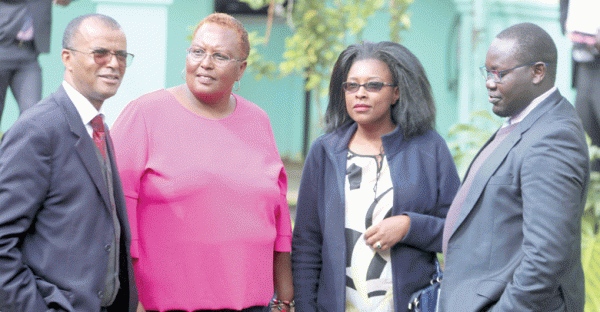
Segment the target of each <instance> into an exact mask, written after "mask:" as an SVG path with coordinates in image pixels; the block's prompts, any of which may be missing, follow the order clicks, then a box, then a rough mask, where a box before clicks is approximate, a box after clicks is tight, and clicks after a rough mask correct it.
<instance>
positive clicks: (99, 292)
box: [98, 290, 102, 299]
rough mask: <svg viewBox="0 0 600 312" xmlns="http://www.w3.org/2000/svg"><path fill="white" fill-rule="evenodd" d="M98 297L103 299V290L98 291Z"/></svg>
mask: <svg viewBox="0 0 600 312" xmlns="http://www.w3.org/2000/svg"><path fill="white" fill-rule="evenodd" d="M98 298H100V299H102V290H99V291H98Z"/></svg>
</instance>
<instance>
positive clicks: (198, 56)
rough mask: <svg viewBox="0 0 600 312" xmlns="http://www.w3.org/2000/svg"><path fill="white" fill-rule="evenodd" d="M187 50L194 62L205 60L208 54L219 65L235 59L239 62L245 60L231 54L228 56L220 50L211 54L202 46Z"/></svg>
mask: <svg viewBox="0 0 600 312" xmlns="http://www.w3.org/2000/svg"><path fill="white" fill-rule="evenodd" d="M186 51H187V53H188V56H189V57H190V58H191V59H192V60H193V61H194V62H202V60H204V58H205V57H206V56H207V55H208V56H210V59H211V60H212V62H213V63H214V64H215V65H218V66H225V65H227V64H229V63H230V62H234V61H237V62H243V61H244V60H238V59H236V58H233V57H231V56H228V55H226V54H223V53H219V52H215V53H212V54H211V53H208V52H206V51H204V50H203V49H200V48H187V50H186Z"/></svg>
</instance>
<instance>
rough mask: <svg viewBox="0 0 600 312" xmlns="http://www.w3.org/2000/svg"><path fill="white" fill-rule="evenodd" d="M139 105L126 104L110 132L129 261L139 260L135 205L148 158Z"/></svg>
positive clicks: (144, 130)
mask: <svg viewBox="0 0 600 312" xmlns="http://www.w3.org/2000/svg"><path fill="white" fill-rule="evenodd" d="M136 104H137V105H136ZM140 104H142V103H137V102H135V101H134V102H131V103H129V105H127V107H125V109H124V110H123V112H122V113H121V114H120V115H119V117H118V118H117V120H116V121H115V123H114V125H113V127H112V130H111V133H112V136H113V142H114V145H115V156H116V158H117V167H118V168H119V175H120V177H121V181H122V183H123V192H124V193H125V202H126V204H127V215H128V217H129V226H130V228H131V257H132V258H138V257H139V247H138V242H139V240H138V237H139V235H138V223H137V204H138V194H139V188H140V180H141V178H142V174H143V173H144V169H145V166H146V161H147V158H148V157H147V155H148V137H147V132H146V125H145V120H144V116H143V114H142V113H141V111H140V109H139V108H140V106H142V105H140Z"/></svg>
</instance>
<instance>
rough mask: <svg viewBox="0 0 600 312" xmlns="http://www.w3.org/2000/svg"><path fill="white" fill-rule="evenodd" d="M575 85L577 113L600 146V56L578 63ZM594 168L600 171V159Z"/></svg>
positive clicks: (593, 164)
mask: <svg viewBox="0 0 600 312" xmlns="http://www.w3.org/2000/svg"><path fill="white" fill-rule="evenodd" d="M575 86H576V88H577V98H576V100H575V108H576V109H577V114H578V115H579V117H580V118H581V122H582V123H583V128H584V130H585V132H586V133H587V134H588V135H589V136H590V138H591V139H592V144H594V145H596V146H600V57H597V58H596V60H595V61H594V62H590V63H579V64H578V65H577V75H576V83H575ZM592 170H594V171H600V160H596V161H595V162H594V163H592Z"/></svg>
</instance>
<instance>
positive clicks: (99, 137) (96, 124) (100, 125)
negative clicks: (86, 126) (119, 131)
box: [90, 115, 106, 160]
mask: <svg viewBox="0 0 600 312" xmlns="http://www.w3.org/2000/svg"><path fill="white" fill-rule="evenodd" d="M90 124H91V125H92V129H94V133H93V134H92V138H93V139H94V142H95V143H96V146H97V147H98V149H99V150H100V153H101V154H102V158H104V159H105V160H106V140H105V139H104V137H105V134H104V121H102V116H101V115H97V116H96V117H94V119H92V121H90Z"/></svg>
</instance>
